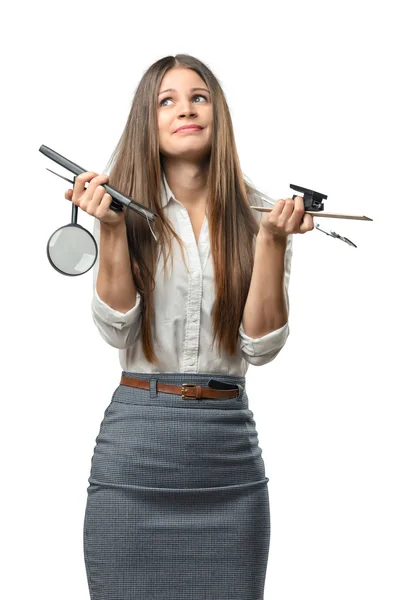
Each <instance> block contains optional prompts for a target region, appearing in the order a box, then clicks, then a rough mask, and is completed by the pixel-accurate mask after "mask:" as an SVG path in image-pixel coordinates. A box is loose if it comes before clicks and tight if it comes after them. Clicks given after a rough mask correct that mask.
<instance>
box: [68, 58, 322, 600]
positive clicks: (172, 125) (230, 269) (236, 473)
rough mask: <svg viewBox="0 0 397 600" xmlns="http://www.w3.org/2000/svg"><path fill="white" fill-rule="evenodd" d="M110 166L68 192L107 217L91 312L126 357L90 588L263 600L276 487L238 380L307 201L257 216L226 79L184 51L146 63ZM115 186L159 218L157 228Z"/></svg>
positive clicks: (92, 506)
mask: <svg viewBox="0 0 397 600" xmlns="http://www.w3.org/2000/svg"><path fill="white" fill-rule="evenodd" d="M183 126H185V129H182V130H181V129H180V128H181V127H183ZM192 126H193V128H192ZM113 158H115V162H114V164H113V168H112V169H111V172H110V175H109V176H107V175H106V174H101V175H98V174H96V173H83V174H82V175H80V176H79V177H77V179H76V182H75V186H74V189H73V190H68V191H67V192H66V194H65V196H66V197H67V198H68V199H72V201H73V202H74V203H75V204H77V205H78V206H80V208H82V209H83V210H85V211H86V212H87V213H88V214H91V215H93V216H95V217H96V219H95V230H94V231H95V235H96V237H97V240H98V241H99V261H98V262H97V265H96V269H95V272H94V294H93V301H92V315H93V319H94V322H95V324H96V326H97V327H98V330H99V333H100V335H101V336H102V337H103V339H104V340H105V341H106V342H107V343H108V344H110V345H111V346H114V347H115V348H118V349H119V356H120V364H121V367H122V376H121V381H120V384H119V385H118V387H117V388H116V390H115V392H114V394H113V397H112V400H111V402H110V404H109V406H108V407H107V409H106V410H105V414H104V419H103V421H102V423H101V426H100V431H99V434H98V436H97V438H96V445H95V448H94V454H93V457H92V463H91V473H90V477H89V487H88V488H87V492H88V498H87V506H86V512H85V520H84V556H85V564H86V570H87V578H88V584H89V589H90V595H91V598H92V599H94V600H132V598H134V599H137V600H138V599H142V600H149V599H156V600H162V599H164V600H165V599H167V600H178V599H181V600H182V599H183V600H220V599H221V598H222V599H225V600H226V599H227V600H259V599H260V598H263V591H264V584H265V576H266V568H267V560H268V552H269V543H270V511H269V496H268V489H267V483H268V481H269V479H268V478H267V477H266V474H265V465H264V462H263V458H262V450H261V448H260V447H259V445H258V435H257V431H256V428H255V420H254V418H253V413H252V411H251V410H249V408H248V397H247V393H246V390H245V373H246V371H247V368H248V364H252V365H257V366H260V365H264V364H266V363H268V362H270V361H271V360H273V359H274V358H275V357H276V356H277V354H278V353H279V352H280V350H281V348H282V347H283V346H284V344H285V342H286V339H287V337H288V334H289V328H288V309H289V303H288V291H287V289H288V281H289V275H290V264H291V255H292V235H291V234H294V233H305V232H307V231H310V230H312V229H313V227H314V225H313V219H312V217H311V216H310V215H307V214H305V213H304V206H303V199H302V198H301V197H297V198H296V200H295V201H294V200H292V199H291V198H288V199H286V200H279V201H278V202H277V203H276V205H275V207H274V209H273V210H272V212H271V213H259V212H258V211H253V210H252V209H251V208H250V206H249V205H250V204H258V203H259V204H262V199H261V197H260V193H259V192H258V191H257V190H256V189H255V188H254V187H253V186H251V185H250V184H249V183H248V182H247V181H246V180H245V179H244V177H243V174H242V171H241V168H240V164H239V159H238V155H237V150H236V146H235V141H234V135H233V127H232V122H231V117H230V113H229V110H228V106H227V103H226V100H225V97H224V94H223V92H222V89H221V86H220V84H219V82H218V80H217V79H216V77H215V76H214V75H213V73H212V72H211V71H210V69H209V68H208V67H207V66H206V65H204V64H203V63H202V62H201V61H199V60H197V59H196V58H193V57H192V56H189V55H177V56H176V57H172V56H168V57H165V58H162V59H161V60H159V61H157V62H156V63H154V64H153V65H152V66H151V67H150V68H149V69H148V70H147V71H146V72H145V74H144V76H143V77H142V80H141V82H140V83H139V85H138V87H137V89H136V92H135V97H134V101H133V104H132V107H131V111H130V114H129V116H128V120H127V123H126V126H125V129H124V132H123V134H122V136H121V139H120V141H119V144H118V146H117V148H116V150H115V152H114V153H113ZM86 182H90V183H89V185H88V187H87V188H86V189H85V188H84V185H85V183H86ZM108 182H109V184H110V185H111V186H113V187H115V188H117V189H119V190H120V191H122V192H123V193H125V194H127V195H128V196H131V197H132V198H134V199H137V200H138V201H139V202H141V203H142V204H144V205H145V206H148V207H149V208H150V209H152V210H154V211H155V212H157V213H158V215H159V216H158V217H157V218H156V222H155V230H156V237H154V236H153V233H154V232H152V231H151V228H150V227H149V226H148V222H147V221H146V220H145V219H144V218H142V216H141V215H138V214H136V213H135V212H133V211H123V212H121V213H116V212H113V211H112V210H111V209H109V206H110V202H111V197H110V196H109V194H107V193H105V189H104V188H103V186H101V184H103V183H108ZM166 248H167V250H170V249H171V251H172V252H171V258H172V268H171V272H169V271H168V270H167V268H166V267H167V259H168V255H167V256H166V252H165V250H166ZM160 250H161V252H160ZM168 254H169V253H168ZM186 258H187V261H186ZM98 265H99V266H98ZM215 341H216V347H214V345H215Z"/></svg>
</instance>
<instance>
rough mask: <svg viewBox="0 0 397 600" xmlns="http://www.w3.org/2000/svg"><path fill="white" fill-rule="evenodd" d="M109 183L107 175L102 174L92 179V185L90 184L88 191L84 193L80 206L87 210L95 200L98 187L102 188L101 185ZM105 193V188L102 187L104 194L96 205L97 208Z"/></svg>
mask: <svg viewBox="0 0 397 600" xmlns="http://www.w3.org/2000/svg"><path fill="white" fill-rule="evenodd" d="M108 181H109V176H108V175H106V174H105V173H101V174H100V175H96V177H94V178H93V179H91V181H90V183H89V184H88V187H87V189H86V190H85V193H84V198H83V199H82V201H81V203H80V206H81V208H82V209H83V210H86V208H87V206H88V205H89V204H90V202H91V201H92V199H93V196H94V194H95V192H96V190H97V188H98V187H100V186H101V184H103V183H107V182H108ZM104 192H105V188H104V187H102V192H101V195H100V198H99V201H98V202H97V203H96V204H95V206H97V205H98V204H99V202H100V199H101V198H102V196H103V194H104Z"/></svg>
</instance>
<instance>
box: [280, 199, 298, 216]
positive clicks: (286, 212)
mask: <svg viewBox="0 0 397 600" xmlns="http://www.w3.org/2000/svg"><path fill="white" fill-rule="evenodd" d="M294 209H295V202H294V200H293V199H292V198H286V199H285V200H284V208H283V212H282V213H281V216H282V217H286V220H288V219H289V218H290V216H291V215H292V213H293V212H294Z"/></svg>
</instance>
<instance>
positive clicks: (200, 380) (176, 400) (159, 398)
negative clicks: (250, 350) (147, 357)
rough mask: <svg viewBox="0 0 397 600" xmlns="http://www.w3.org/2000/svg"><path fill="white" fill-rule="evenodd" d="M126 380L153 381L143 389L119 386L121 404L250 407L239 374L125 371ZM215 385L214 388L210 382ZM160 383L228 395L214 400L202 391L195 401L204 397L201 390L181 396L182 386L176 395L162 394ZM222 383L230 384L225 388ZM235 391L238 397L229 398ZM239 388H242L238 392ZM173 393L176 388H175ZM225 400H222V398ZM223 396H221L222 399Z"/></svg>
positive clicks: (118, 394) (117, 396) (117, 393)
mask: <svg viewBox="0 0 397 600" xmlns="http://www.w3.org/2000/svg"><path fill="white" fill-rule="evenodd" d="M126 378H132V379H140V380H144V381H148V382H149V387H148V389H140V388H139V387H129V386H127V385H126V384H123V383H122V381H121V382H120V385H119V386H118V388H117V390H116V391H115V394H114V396H113V398H114V399H115V400H119V401H121V400H122V399H123V400H124V401H125V402H128V403H135V402H136V403H141V402H142V403H146V402H149V403H150V402H154V403H156V404H165V405H172V406H178V405H179V404H180V405H181V407H186V405H187V404H188V405H189V406H192V408H193V407H196V408H199V407H200V405H203V404H204V405H205V406H206V407H211V406H213V407H214V408H215V407H219V408H221V407H223V408H244V407H247V405H248V398H247V395H246V393H245V377H244V376H239V375H225V374H223V373H181V372H165V373H156V372H153V373H140V372H137V371H124V370H123V371H122V377H121V379H122V380H123V379H124V380H125V379H126ZM210 382H211V385H209V383H210ZM159 384H168V385H171V386H175V389H176V390H177V386H178V387H179V386H183V384H194V385H196V386H198V387H201V388H210V390H211V392H214V391H215V389H216V390H227V391H226V392H223V391H221V392H218V393H216V394H215V395H214V396H212V397H210V398H206V397H204V396H205V394H208V391H207V392H205V391H204V390H202V397H201V398H197V399H195V397H194V396H195V394H196V393H198V396H200V395H201V392H200V391H199V390H194V389H192V388H189V387H186V388H182V390H183V393H184V394H185V398H183V397H182V396H181V394H180V393H179V392H181V387H179V391H178V390H177V391H176V392H175V393H173V392H172V393H169V392H168V391H167V392H162V391H161V390H159V389H158V387H159ZM222 384H226V385H225V386H224V387H223V386H222ZM229 386H233V387H234V388H235V389H234V394H233V395H234V397H229V394H230V391H231V390H232V391H233V388H232V387H230V388H229ZM236 388H238V393H237V390H236ZM171 390H172V388H171ZM223 395H224V396H225V398H222V396H223ZM219 396H220V397H219Z"/></svg>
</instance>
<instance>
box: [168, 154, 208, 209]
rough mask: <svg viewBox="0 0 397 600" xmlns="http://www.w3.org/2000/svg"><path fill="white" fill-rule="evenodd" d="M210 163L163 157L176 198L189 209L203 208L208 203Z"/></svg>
mask: <svg viewBox="0 0 397 600" xmlns="http://www.w3.org/2000/svg"><path fill="white" fill-rule="evenodd" d="M208 167H209V164H208V163H205V164H197V163H191V162H188V161H183V160H179V159H177V160H175V159H173V160H172V161H170V160H169V159H167V158H165V157H164V158H163V170H164V174H165V176H166V178H167V182H168V185H169V187H170V189H171V190H172V193H173V194H174V196H175V198H176V199H177V200H178V201H179V202H181V203H182V204H183V205H184V206H185V207H186V209H187V210H189V209H194V210H195V209H202V208H203V207H205V205H206V203H207V192H208V188H207V179H208Z"/></svg>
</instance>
